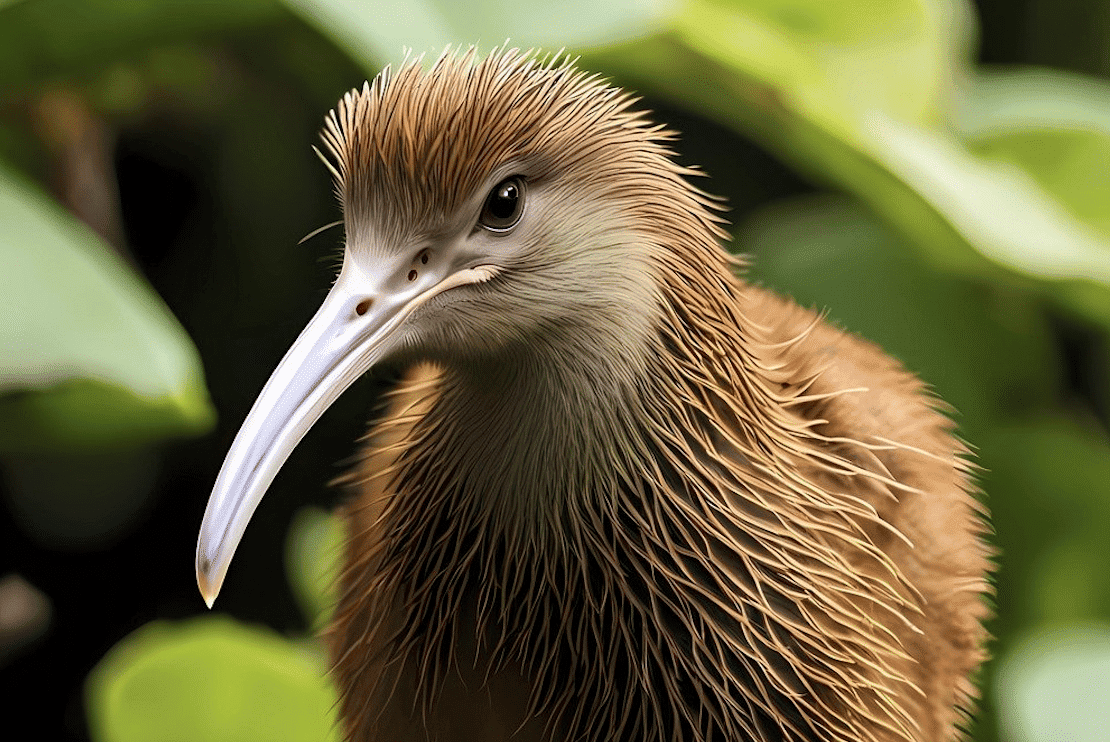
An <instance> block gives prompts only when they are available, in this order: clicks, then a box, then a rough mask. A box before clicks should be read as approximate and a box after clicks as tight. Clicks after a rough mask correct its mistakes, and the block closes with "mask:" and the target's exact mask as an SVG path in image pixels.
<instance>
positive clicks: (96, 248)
mask: <svg viewBox="0 0 1110 742" xmlns="http://www.w3.org/2000/svg"><path fill="white" fill-rule="evenodd" d="M0 264H3V266H4V269H3V270H2V271H0V296H2V297H3V301H2V302H0V450H22V449H34V448H41V447H44V446H54V445H58V444H61V445H79V446H90V445H106V444H120V443H131V442H137V441H142V440H147V439H150V438H156V437H160V436H166V435H181V434H194V433H199V432H203V431H204V430H206V429H207V428H208V427H210V425H211V424H212V422H213V419H214V413H213V410H212V408H211V405H210V404H209V401H208V396H207V392H206V390H205V387H204V380H203V374H202V371H201V366H200V359H199V358H198V356H197V353H196V349H195V348H194V347H193V345H192V343H191V342H190V340H189V338H188V336H187V335H186V334H185V332H184V331H183V330H182V328H181V327H180V325H178V323H177V321H176V320H175V319H174V317H173V315H172V314H171V313H170V311H169V310H168V309H167V308H166V306H165V305H164V304H163V303H162V301H161V300H160V299H159V298H158V296H157V295H156V294H155V293H154V292H153V291H152V290H151V288H150V287H149V286H148V285H147V284H146V283H145V282H143V281H142V279H140V278H139V277H138V276H137V275H136V274H135V272H134V271H132V270H131V269H130V268H129V267H128V266H127V265H126V264H125V263H124V262H123V260H121V259H120V258H119V257H118V256H117V255H116V254H115V253H113V252H112V251H111V250H110V249H109V248H108V247H107V246H106V245H104V244H103V243H102V242H101V241H100V239H99V238H98V237H97V236H96V235H95V234H93V233H92V231H91V230H89V229H87V228H86V227H84V226H83V225H81V224H80V223H78V222H77V221H76V220H75V219H74V218H73V217H72V216H70V215H69V214H67V213H66V212H65V211H64V210H62V209H61V208H60V207H59V206H58V205H57V204H55V203H53V202H52V201H51V200H50V199H49V198H47V197H46V196H45V195H43V194H42V193H40V192H39V191H38V190H37V189H35V188H34V187H33V186H31V185H30V184H28V183H26V182H24V181H22V180H21V179H20V178H18V177H17V176H16V175H14V174H13V173H11V172H10V171H9V170H7V169H5V168H4V167H3V166H0Z"/></svg>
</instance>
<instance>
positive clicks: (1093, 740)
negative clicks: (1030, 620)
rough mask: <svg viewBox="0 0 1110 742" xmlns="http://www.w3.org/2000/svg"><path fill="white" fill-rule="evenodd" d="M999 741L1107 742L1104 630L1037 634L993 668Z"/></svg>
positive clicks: (1108, 655) (1109, 649) (1108, 667)
mask: <svg viewBox="0 0 1110 742" xmlns="http://www.w3.org/2000/svg"><path fill="white" fill-rule="evenodd" d="M998 705H999V724H1000V726H1001V727H1002V738H1003V739H1008V740H1014V741H1015V742H1058V741H1059V740H1067V742H1105V741H1106V740H1108V739H1110V713H1107V709H1110V626H1107V625H1101V624H1093V625H1088V626H1071V627H1067V628H1058V629H1053V630H1047V631H1042V632H1041V633H1039V634H1037V635H1035V636H1034V637H1032V638H1031V639H1029V640H1028V641H1026V642H1025V643H1024V644H1022V645H1019V646H1018V647H1017V648H1016V649H1014V650H1012V651H1011V652H1010V653H1009V654H1007V655H1006V657H1004V658H1003V661H1002V663H1001V664H1000V666H999V669H998Z"/></svg>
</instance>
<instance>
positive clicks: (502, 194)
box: [478, 175, 524, 232]
mask: <svg viewBox="0 0 1110 742" xmlns="http://www.w3.org/2000/svg"><path fill="white" fill-rule="evenodd" d="M523 211H524V178H521V177H520V176H519V175H514V176H513V177H511V178H506V179H505V180H503V181H501V182H500V183H498V184H497V185H496V186H494V188H493V190H492V191H490V192H489V195H488V196H486V203H485V205H484V206H483V207H482V215H481V216H479V217H478V223H479V224H481V225H482V226H483V227H485V228H486V229H488V230H490V231H491V232H508V231H509V230H510V229H512V228H513V227H515V226H516V223H517V222H518V221H520V215H521V213H522V212H523Z"/></svg>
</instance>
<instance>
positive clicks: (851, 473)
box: [198, 51, 988, 742]
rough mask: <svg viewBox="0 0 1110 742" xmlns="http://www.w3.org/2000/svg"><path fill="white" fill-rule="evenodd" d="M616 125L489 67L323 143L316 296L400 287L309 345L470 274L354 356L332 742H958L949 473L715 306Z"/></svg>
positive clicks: (964, 521) (872, 367)
mask: <svg viewBox="0 0 1110 742" xmlns="http://www.w3.org/2000/svg"><path fill="white" fill-rule="evenodd" d="M632 102H633V101H632V100H631V99H630V98H629V97H628V96H626V95H624V94H623V93H621V92H620V91H618V90H616V89H614V88H611V87H609V86H607V85H606V84H605V83H604V82H602V81H600V80H598V79H597V78H596V77H590V76H586V75H584V74H582V73H580V72H578V71H576V70H575V69H574V68H573V67H571V66H570V65H569V64H566V63H557V62H554V61H547V62H540V61H537V60H535V58H533V57H532V56H529V55H521V54H518V53H516V52H512V51H508V52H498V53H495V54H493V55H492V56H490V57H488V58H486V59H483V60H475V59H474V58H473V56H472V55H470V54H467V55H462V56H445V57H444V58H442V59H441V60H440V61H439V62H437V63H436V64H435V65H434V66H433V67H432V68H431V69H430V70H428V71H425V70H423V69H422V68H421V67H420V66H419V65H418V64H415V63H413V64H407V65H405V66H404V67H403V68H402V69H401V70H400V71H399V72H398V73H397V74H396V76H391V75H390V73H389V72H388V70H387V71H386V72H384V73H383V74H382V75H381V76H379V77H378V78H377V79H376V80H375V81H374V83H373V84H372V85H369V86H367V87H365V88H363V90H362V91H354V92H352V93H350V94H348V95H347V96H346V97H344V99H343V100H342V101H341V102H340V104H339V106H338V108H337V109H336V111H335V112H334V113H333V114H332V116H331V117H330V118H329V119H328V123H327V127H326V129H325V134H324V138H325V142H326V144H327V146H328V149H329V150H330V152H331V154H332V155H333V157H334V159H335V161H336V163H337V171H336V175H337V178H338V190H339V194H340V196H341V198H342V201H343V206H344V216H345V224H346V229H347V258H346V262H345V266H344V273H345V276H344V277H341V279H340V283H339V284H337V289H335V290H334V291H339V290H340V289H341V288H342V290H343V291H348V289H347V288H346V287H348V286H349V285H350V281H353V280H355V279H353V278H350V276H347V275H346V274H347V272H348V270H350V271H351V272H352V275H353V274H354V273H356V272H357V271H356V268H358V266H365V265H373V266H378V265H380V264H382V263H381V261H386V263H388V265H389V266H390V267H389V270H388V271H384V272H383V273H382V275H385V274H386V273H388V274H389V275H395V276H396V281H394V282H393V283H390V282H389V281H393V279H389V280H388V281H387V280H386V279H383V278H379V277H375V278H373V281H376V282H377V283H375V284H374V285H375V286H385V287H387V288H386V289H380V290H378V289H376V290H375V291H373V292H368V293H366V294H365V297H366V298H363V299H361V300H360V301H359V303H358V304H355V301H356V300H357V299H359V297H361V296H363V294H358V293H357V292H354V293H352V292H351V291H348V293H345V294H342V296H343V297H346V298H344V299H343V301H347V302H348V303H347V304H344V305H343V306H344V307H345V308H344V309H343V310H342V311H340V310H336V316H339V315H342V316H344V317H348V319H347V320H344V321H350V322H357V321H359V320H358V317H361V316H363V315H364V314H366V315H368V316H369V315H373V314H374V313H375V312H376V311H378V307H379V305H380V304H382V302H383V301H384V299H383V297H385V298H386V299H388V298H390V297H391V296H392V295H391V294H390V293H388V292H391V291H397V292H400V291H402V290H403V287H404V281H403V280H401V278H400V277H401V276H405V277H406V278H407V280H408V281H410V282H414V281H417V280H418V279H419V278H420V276H421V275H423V273H422V272H423V271H424V270H425V267H424V266H428V267H427V270H428V271H432V270H433V269H437V270H438V268H437V266H438V265H439V264H440V263H444V262H447V261H449V260H451V261H455V262H453V263H452V266H458V265H464V264H465V266H467V267H466V268H465V269H460V273H459V274H450V275H451V277H452V278H451V279H450V280H453V281H455V282H454V283H450V284H449V286H450V288H448V289H446V290H441V289H440V288H439V287H440V286H442V285H447V284H445V283H443V282H441V283H437V284H435V286H436V288H434V289H428V290H426V291H424V290H423V289H420V290H421V291H424V293H420V294H419V295H417V296H416V298H414V299H412V300H411V301H410V302H409V304H406V305H405V307H406V308H405V309H404V310H398V311H397V312H395V313H394V314H389V315H388V317H387V320H388V321H387V325H388V326H387V331H388V336H387V341H388V342H386V341H381V342H384V343H386V345H385V346H382V345H381V344H380V343H379V341H378V340H376V339H374V338H378V337H379V334H380V333H379V331H378V330H376V329H375V330H373V332H374V333H376V334H373V338H372V340H373V342H371V344H370V345H369V346H365V347H369V348H370V350H362V351H359V352H360V353H363V355H365V356H366V358H367V359H368V360H366V361H365V363H362V364H361V365H360V366H359V367H358V368H357V369H355V370H356V371H359V372H360V371H361V370H363V369H364V368H365V367H367V366H369V365H370V364H372V363H377V362H389V363H392V364H395V365H397V366H399V367H402V368H405V369H407V372H406V374H405V378H404V380H403V382H402V383H401V384H400V386H399V388H398V389H397V390H396V391H395V392H394V393H393V394H392V395H391V397H390V398H389V401H388V404H387V407H386V409H385V410H384V414H383V416H382V417H381V420H380V421H379V422H378V423H377V424H376V425H375V426H374V427H373V429H372V431H371V433H370V435H369V437H368V441H367V444H366V448H365V456H364V458H363V459H362V460H361V463H360V464H359V465H358V466H357V467H356V468H355V470H354V471H353V472H351V474H350V475H349V476H348V477H347V478H346V479H345V483H346V485H347V486H348V487H349V490H350V493H351V498H350V501H349V503H348V504H347V505H346V506H345V507H344V508H343V514H344V516H345V518H346V522H347V524H348V536H349V540H348V545H347V554H346V568H345V570H344V572H343V576H342V580H341V598H340V603H339V606H338V608H337V611H336V614H335V619H334V624H333V626H332V628H331V630H330V632H329V641H330V646H331V648H332V653H333V658H334V677H335V679H336V681H337V683H338V686H339V689H340V692H341V713H342V717H343V723H344V727H345V729H346V732H347V734H348V736H349V737H350V738H351V739H352V740H440V741H442V742H447V741H448V740H502V739H512V740H521V741H528V740H598V741H599V742H608V741H610V740H614V741H615V740H682V741H683V742H695V741H698V742H700V741H702V740H754V741H757V742H770V741H771V740H798V741H802V740H805V741H816V740H823V741H825V740H827V741H830V742H831V741H839V742H896V741H897V742H942V741H944V740H953V739H956V738H957V737H958V736H959V732H958V726H959V723H960V719H961V712H962V711H965V710H967V709H968V708H969V706H970V704H971V703H972V698H973V696H974V688H973V686H972V684H971V683H970V681H969V679H968V677H969V675H970V674H971V673H973V672H974V671H975V670H976V668H977V667H978V665H979V663H980V662H981V660H982V658H983V649H982V644H983V642H984V638H985V635H984V632H983V629H982V627H981V623H980V622H981V620H982V619H983V618H984V616H985V615H986V608H985V606H984V602H983V596H984V593H986V592H987V590H988V586H987V582H986V579H985V576H986V573H987V570H988V550H987V548H986V547H985V546H984V545H983V543H982V542H981V540H980V534H981V533H982V531H983V521H982V509H981V508H980V506H979V505H978V504H977V502H976V500H975V499H974V498H973V497H972V495H971V492H972V490H973V487H972V485H971V483H970V481H969V476H968V475H969V464H968V463H967V462H966V460H965V458H964V457H965V454H966V451H965V449H964V447H963V446H962V445H961V444H960V443H959V442H958V441H957V439H956V438H955V437H954V436H953V434H952V425H951V423H950V421H949V420H948V419H947V418H946V417H945V416H944V415H942V414H941V413H939V412H937V411H936V409H935V406H936V401H935V400H934V399H932V398H931V397H930V396H929V395H928V393H927V391H926V390H925V389H924V388H923V386H922V384H921V383H920V382H919V381H918V380H917V379H916V378H914V377H913V376H912V375H911V374H909V373H908V372H906V371H905V370H904V369H903V368H902V367H901V366H900V365H899V364H898V363H897V362H896V361H894V360H892V359H890V358H888V357H886V356H885V355H883V354H882V352H881V351H880V350H879V349H878V348H876V347H875V346H873V345H871V344H869V343H867V342H866V341H863V340H861V339H859V338H857V337H854V336H852V335H850V334H847V333H845V332H843V331H841V330H839V329H836V328H834V327H832V326H830V325H829V324H827V323H826V322H823V321H822V320H821V319H820V318H819V317H818V316H816V315H815V314H814V313H812V312H810V311H808V310H805V309H801V308H799V307H798V306H796V305H794V304H792V303H791V302H789V301H788V300H785V299H782V298H779V297H777V296H775V295H774V294H772V293H771V292H769V291H766V290H764V289H761V288H757V287H754V286H751V285H749V284H747V283H745V282H744V281H743V280H742V279H740V278H738V277H737V275H736V268H737V264H736V262H735V260H734V259H732V258H731V257H730V256H729V255H728V254H727V253H726V252H725V251H724V250H723V249H722V247H721V239H722V238H724V237H725V234H724V232H723V231H722V230H721V228H720V226H719V224H720V220H719V219H718V217H717V216H715V214H714V212H713V210H712V202H711V200H710V199H709V198H708V197H706V196H705V195H704V194H702V193H701V192H700V191H698V190H697V189H695V188H693V187H691V186H690V185H689V184H688V183H687V182H686V180H685V178H686V177H687V176H689V175H691V174H692V173H690V172H689V171H687V170H686V169H684V168H682V167H680V166H678V165H676V164H675V163H674V162H673V161H672V160H671V159H670V151H669V149H668V147H667V142H668V140H670V139H671V134H670V133H669V132H667V131H664V130H662V129H660V128H659V127H657V126H653V125H652V124H650V123H649V122H648V121H647V119H646V118H645V117H644V115H643V114H642V113H639V112H635V111H633V110H632V109H631V108H630V106H631V105H632ZM512 176H519V178H517V179H514V178H513V177H512ZM506 183H508V184H510V185H509V187H510V188H516V189H517V190H515V191H512V190H511V191H504V192H503V193H502V192H501V191H498V189H501V188H503V187H505V185H506ZM493 184H496V186H495V187H494V189H493V193H494V195H496V194H497V193H502V195H501V196H498V198H501V199H502V200H501V201H496V202H495V201H494V200H493V199H494V195H491V196H490V197H489V198H488V199H487V194H489V193H491V185H493ZM504 194H509V195H508V196H505V195H504ZM512 194H517V195H518V196H519V199H520V202H521V203H522V204H523V206H522V209H523V211H522V212H521V213H520V214H518V215H517V216H516V218H517V219H518V221H517V222H516V223H514V224H513V225H512V226H510V227H509V228H508V229H501V225H503V224H504V223H505V222H504V221H498V220H499V219H501V214H500V213H499V212H498V210H499V209H500V210H502V211H504V210H506V209H508V208H509V205H512V204H516V203H517V201H513V200H511V199H510V198H509V196H512ZM483 204H485V205H484V206H483ZM491 209H493V211H492V212H491V211H490V210H491ZM490 214H492V216H490ZM510 216H511V215H510ZM491 225H492V228H491ZM473 254H480V257H479V258H473V259H472V258H471V257H469V256H472V255H473ZM460 255H462V256H464V257H458V256H460ZM360 261H361V262H360ZM376 261H377V262H376ZM389 261H393V262H389ZM348 264H351V265H353V266H354V267H351V268H349V267H348ZM453 269H454V268H452V270H453ZM361 270H362V273H358V275H362V276H370V275H372V274H373V275H374V276H377V274H376V273H374V271H377V270H378V268H374V269H373V270H371V269H368V268H362V269H361ZM406 271H407V273H406ZM463 273H465V276H466V278H465V279H457V280H455V279H454V278H453V277H454V276H455V275H461V274H463ZM438 275H439V274H438V273H437V274H435V276H433V278H436V277H437V276H438ZM365 280H366V281H368V282H369V281H371V279H369V278H366V279H365ZM428 280H432V279H428ZM437 280H438V279H437ZM447 280H448V279H443V281H447ZM460 282H461V283H460ZM340 284H342V285H340ZM413 290H414V291H416V290H417V289H413ZM334 291H333V293H334ZM352 291H353V290H352ZM407 296H408V295H407V294H403V295H401V298H400V299H397V301H398V302H402V301H406V300H407V299H405V297H407ZM329 301H331V299H330V297H329ZM336 301H337V302H338V301H339V299H336ZM413 302H415V304H413ZM337 306H338V305H337ZM352 307H353V310H352ZM410 307H413V308H411V309H410ZM381 311H382V312H387V313H388V312H389V311H393V310H386V309H382V310H381ZM323 314H325V311H324V310H321V316H322V315H323ZM395 317H400V319H396V320H395V319H393V318H395ZM335 321H336V322H338V320H335ZM375 321H376V320H375ZM315 322H316V321H315V320H314V323H315ZM389 323H392V324H389ZM310 331H311V327H310ZM310 331H306V335H309V334H311V332H310ZM382 332H385V331H382ZM337 337H338V335H337ZM395 338H396V339H395ZM304 342H308V341H304ZM313 342H315V341H313ZM352 342H353V341H352ZM359 342H362V341H359ZM298 343H302V341H298ZM374 343H379V344H374ZM360 347H363V346H360ZM383 347H384V348H385V349H384V350H383V349H382V348H383ZM297 352H298V351H297V349H296V348H295V349H294V351H291V354H290V356H294V355H296V353H297ZM287 361H288V359H287ZM285 363H286V362H283V367H284V364H285ZM331 368H332V367H331V366H329V367H328V369H331ZM279 371H280V369H279ZM328 373H332V372H331V371H330V370H329V371H328ZM335 373H336V374H338V372H335ZM357 375H358V374H357V373H355V371H351V372H349V373H348V372H346V371H345V372H344V373H343V374H342V377H343V378H342V379H340V380H339V381H336V382H334V383H335V385H337V386H340V388H342V387H343V386H345V385H346V384H349V383H350V381H351V379H353V377H354V376H357ZM328 378H331V377H328ZM274 379H275V381H272V382H271V385H275V384H277V383H278V382H280V379H279V375H278V373H275V377H274ZM329 383H332V382H329ZM268 393H269V386H268V389H267V391H264V392H263V396H264V397H265V395H267V394H268ZM333 396H334V395H333ZM332 398H333V397H332ZM327 401H329V400H325V401H324V402H323V404H325V405H326V403H327ZM261 404H262V400H261V399H260V405H261ZM314 404H315V403H314ZM262 406H265V405H262ZM316 406H319V405H316ZM298 409H299V408H298ZM313 409H315V407H314V408H313ZM251 414H252V416H254V415H255V412H253V411H252V413H251ZM260 414H261V413H260ZM315 414H317V415H318V414H319V413H318V412H315ZM312 419H315V418H314V417H313V418H312ZM249 422H250V421H249V420H248V423H249ZM308 424H311V420H309V422H308ZM304 427H307V425H305V426H304ZM247 428H248V425H245V426H244V431H245V432H244V433H243V434H241V437H243V436H246V431H247ZM247 437H248V438H249V436H247ZM248 442H249V441H248ZM294 443H295V441H294ZM244 445H245V444H244ZM235 446H236V447H238V446H240V441H239V440H237V441H236V444H235ZM289 447H290V448H291V445H289ZM283 450H284V449H283ZM259 455H261V454H259ZM231 462H232V456H231V455H229V463H228V464H225V468H232V469H234V468H235V467H234V466H233V465H232V463H231ZM278 464H280V461H279V462H278ZM235 466H238V464H236V465H235ZM275 470H276V468H275ZM270 476H271V477H272V474H271V475H270ZM221 477H224V474H221ZM228 477H229V478H233V477H234V472H232V474H229V475H228ZM268 482H269V479H266V480H265V481H264V483H263V484H261V485H258V486H261V487H262V489H263V490H264V489H265V485H266V484H268ZM251 486H252V487H255V485H251ZM220 487H221V485H220V484H219V483H218V484H217V489H218V490H219V489H220ZM256 489H257V487H256ZM252 491H253V490H252ZM260 496H261V494H260V493H259V494H257V495H255V496H254V497H255V499H254V502H256V501H257V497H260ZM216 500H217V495H216V494H215V493H214V495H213V501H214V502H215V501H216ZM222 507H225V506H223V505H213V504H210V506H209V510H210V511H213V510H216V511H218V510H219V509H220V508H222ZM251 507H253V505H252V506H251ZM248 514H249V513H248ZM212 517H213V518H215V517H217V516H212ZM225 520H227V519H225ZM208 522H209V516H208V515H206V526H205V529H202V536H201V544H200V545H198V574H200V575H201V584H202V590H204V591H205V592H206V596H208V595H211V596H212V597H214V592H215V590H216V589H218V587H219V582H220V580H222V571H220V568H219V567H218V566H216V565H222V568H226V562H227V560H230V553H228V552H227V551H226V549H225V550H224V551H223V552H221V551H220V550H219V549H217V548H215V547H213V546H211V545H210V544H209V543H208V542H207V541H206V538H207V534H208V532H209V531H208V529H209V526H208ZM243 524H244V525H245V520H244V521H243ZM213 530H215V529H213ZM228 532H229V529H228V528H227V527H224V528H223V530H219V534H220V539H221V540H223V539H225V538H226V539H227V540H230V541H231V542H232V544H231V549H232V550H233V549H234V542H235V541H237V539H238V533H234V534H233V535H232V536H230V537H229V536H226V533H228ZM239 532H241V527H240V528H239ZM212 555H215V556H212ZM213 586H214V587H213Z"/></svg>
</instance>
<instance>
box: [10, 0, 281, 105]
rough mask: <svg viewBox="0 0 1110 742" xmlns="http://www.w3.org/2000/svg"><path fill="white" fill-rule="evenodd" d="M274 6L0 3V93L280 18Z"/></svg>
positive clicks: (199, 0) (82, 0)
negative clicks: (144, 51)
mask: <svg viewBox="0 0 1110 742" xmlns="http://www.w3.org/2000/svg"><path fill="white" fill-rule="evenodd" d="M279 7H280V6H278V5H277V4H276V2H275V1H274V0H236V2H226V3H213V2H206V1H205V0H22V2H16V3H11V4H8V5H4V4H3V3H0V90H4V91H5V93H6V94H8V95H11V94H14V93H17V92H19V91H26V90H31V89H32V88H33V86H35V85H36V84H40V83H41V82H42V81H44V80H48V79H50V78H51V77H52V76H56V75H61V74H74V73H75V72H79V71H83V70H87V69H95V68H96V67H97V66H98V65H103V64H105V63H108V62H111V61H115V60H118V59H120V58H124V57H127V56H130V55H134V54H135V53H136V52H140V51H142V49H143V48H148V47H153V46H156V45H158V44H166V43H172V42H175V41H180V40H182V39H188V38H193V37H197V36H201V35H205V34H213V33H219V32H221V31H226V30H227V29H229V28H235V27H242V26H246V25H248V24H250V23H257V22H259V21H261V20H265V19H266V18H269V17H272V16H274V15H276V13H277V11H278V10H279Z"/></svg>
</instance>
